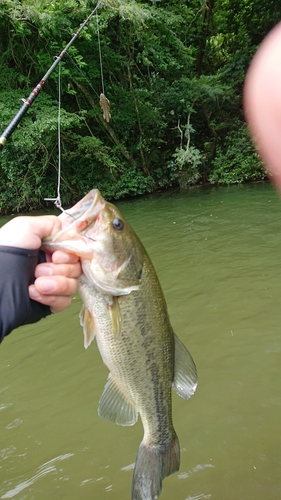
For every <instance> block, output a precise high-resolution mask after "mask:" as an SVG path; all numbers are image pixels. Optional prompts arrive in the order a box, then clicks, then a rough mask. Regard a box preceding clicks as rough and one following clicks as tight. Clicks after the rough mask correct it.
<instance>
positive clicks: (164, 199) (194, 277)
mask: <svg viewBox="0 0 281 500" xmlns="http://www.w3.org/2000/svg"><path fill="white" fill-rule="evenodd" d="M118 205H119V206H120V208H121V211H122V212H123V213H124V215H125V216H126V218H127V219H128V220H129V222H130V223H131V224H132V226H133V227H134V229H135V230H136V232H137V233H138V235H139V236H140V237H141V239H142V241H143V243H144V245H145V246H146V248H147V250H148V252H149V253H150V255H151V257H152V260H153V262H154V264H155V267H156V270H157V272H158V275H159V278H160V280H161V283H162V286H163V289H164V292H165V296H166V299H167V302H168V307H169V312H170V316H171V322H172V324H173V326H174V329H175V331H176V333H177V335H178V336H179V337H180V338H181V339H182V340H183V341H184V343H185V344H186V345H187V347H188V348H189V350H190V351H191V353H192V355H193V357H194V359H195V361H196V363H197V368H198V372H199V386H198V389H197V392H196V394H195V396H194V397H193V398H192V399H191V400H190V401H188V402H186V401H184V400H181V399H180V398H178V397H177V396H176V395H175V396H174V398H173V412H174V424H175V428H176V430H177V433H178V436H179V439H180V444H181V468H180V471H179V472H178V473H177V474H174V475H172V476H170V477H169V478H167V479H165V481H164V483H163V492H162V494H161V497H160V498H161V500H172V499H174V500H204V499H211V500H222V499H226V500H237V499H239V500H244V499H245V500H264V499H265V498H266V499H267V500H268V499H275V498H276V499H280V498H281V446H280V444H281V443H280V440H281V438H280V419H281V391H280V389H281V382H280V366H281V363H280V358H281V355H280V354H281V340H280V319H281V312H280V311H281V310H280V300H281V280H280V274H281V271H280V269H281V231H280V225H281V222H280V213H281V201H280V200H279V197H278V195H277V194H276V193H275V191H274V189H273V188H272V187H271V186H270V185H268V184H257V185H251V186H238V187H231V188H211V189H194V190H190V191H188V192H183V193H181V194H165V195H158V196H148V197H146V198H142V199H138V200H133V201H127V202H122V203H119V204H118ZM80 306H81V303H80V299H79V297H78V296H77V297H75V298H74V300H73V303H72V306H71V308H69V309H68V310H67V311H65V312H64V313H62V314H60V315H54V316H51V317H48V318H46V319H45V320H42V321H41V322H40V323H38V324H35V325H30V326H26V327H23V328H20V329H18V330H17V331H15V332H13V333H12V334H11V335H10V336H9V337H7V338H6V339H5V340H4V342H3V344H2V345H1V364H0V420H1V434H0V498H3V499H4V498H17V499H18V500H33V499H35V500H45V499H46V500H47V499H48V500H49V499H50V498H52V499H66V498H67V499H68V500H77V498H79V499H81V500H86V499H92V498H97V499H100V500H105V499H106V498H111V499H112V500H117V499H118V500H119V499H120V498H122V499H124V500H125V499H129V498H130V489H131V479H132V469H133V464H134V461H135V455H136V452H137V448H138V445H139V442H140V440H141V438H142V427H141V424H140V422H139V423H138V424H136V426H134V427H132V428H122V427H119V426H114V425H112V424H110V423H108V422H105V421H102V420H101V419H99V418H98V416H97V406H98V400H99V397H100V395H101V393H102V390H103V386H104V384H105V381H106V378H107V370H106V368H105V367H104V366H103V364H102V361H101V359H100V356H99V353H98V350H97V347H96V346H95V345H93V346H91V347H90V348H89V349H88V350H87V351H85V350H84V348H83V338H82V331H81V327H80V325H79V320H78V313H79V309H80ZM53 457H55V458H53ZM42 464H43V465H42Z"/></svg>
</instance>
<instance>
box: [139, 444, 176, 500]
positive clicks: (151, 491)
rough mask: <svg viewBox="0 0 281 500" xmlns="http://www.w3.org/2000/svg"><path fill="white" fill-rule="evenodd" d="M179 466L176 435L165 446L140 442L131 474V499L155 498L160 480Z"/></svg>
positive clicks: (160, 489) (149, 499) (160, 485)
mask: <svg viewBox="0 0 281 500" xmlns="http://www.w3.org/2000/svg"><path fill="white" fill-rule="evenodd" d="M179 467H180V446H179V440H178V438H177V436H176V435H175V437H174V439H173V440H172V441H171V442H170V444H169V446H168V447H165V448H163V447H161V446H147V445H145V444H143V442H141V444H140V446H139V449H138V454H137V458H136V464H135V470H134V476H133V483H132V500H156V498H158V497H159V495H160V493H161V491H162V480H163V479H164V478H165V477H167V476H169V475H170V474H173V473H174V472H176V471H177V470H179Z"/></svg>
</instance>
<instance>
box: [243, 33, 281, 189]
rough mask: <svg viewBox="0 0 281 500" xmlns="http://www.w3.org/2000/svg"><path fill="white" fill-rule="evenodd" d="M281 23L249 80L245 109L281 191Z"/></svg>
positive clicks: (260, 52) (264, 46)
mask: <svg viewBox="0 0 281 500" xmlns="http://www.w3.org/2000/svg"><path fill="white" fill-rule="evenodd" d="M280 61H281V23H279V24H277V26H275V28H274V29H273V30H272V31H271V32H270V33H269V34H268V35H267V36H266V38H265V39H264V41H263V42H262V44H261V46H260V48H259V49H258V51H257V53H256V54H255V56H254V58H253V61H252V63H251V65H250V68H249V71H248V74H247V76H246V81H245V87H244V109H245V116H246V120H247V122H248V125H249V128H250V132H251V134H252V136H253V138H254V140H255V142H256V144H257V148H258V152H259V154H260V155H261V157H262V159H263V160H264V162H265V164H266V167H267V168H268V169H269V171H270V172H271V173H272V175H273V180H274V182H275V183H276V185H277V187H278V189H279V190H280V191H281V163H280V158H281V92H280V89H281V66H280Z"/></svg>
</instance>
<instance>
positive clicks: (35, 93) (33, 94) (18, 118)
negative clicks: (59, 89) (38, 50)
mask: <svg viewBox="0 0 281 500" xmlns="http://www.w3.org/2000/svg"><path fill="white" fill-rule="evenodd" d="M102 2H103V0H99V1H98V3H97V5H96V7H95V8H94V10H92V12H91V13H90V14H89V16H88V17H87V19H85V21H84V22H83V23H82V24H81V25H80V28H79V29H78V30H77V31H76V33H75V34H74V35H73V37H72V38H71V40H70V41H69V42H68V44H67V45H66V46H65V48H64V49H63V50H62V52H61V53H60V55H59V56H56V57H55V60H54V62H53V64H52V66H51V67H50V68H49V69H48V71H47V73H46V74H45V75H44V76H43V78H42V79H41V80H40V82H39V83H38V85H36V87H35V88H34V89H33V90H32V92H31V94H30V95H29V96H28V98H27V99H21V100H22V101H23V105H22V107H21V108H20V110H19V111H18V112H17V114H16V115H15V116H14V118H13V119H12V121H11V122H10V123H9V125H8V127H7V128H6V130H5V131H4V132H3V134H2V135H1V137H0V151H2V149H3V148H4V146H5V144H6V142H7V140H8V139H9V137H10V136H11V135H12V133H13V132H14V130H15V128H16V127H17V125H18V124H19V122H20V121H21V119H22V118H23V117H24V115H25V113H26V112H27V110H28V109H29V108H30V106H31V104H32V103H33V101H35V99H36V97H37V96H38V95H39V93H40V92H41V90H42V88H43V85H44V83H45V82H46V80H47V79H48V78H49V76H50V74H51V73H52V72H53V71H54V69H55V68H56V67H57V65H58V64H59V63H60V61H61V60H62V58H63V56H64V55H65V54H66V52H67V51H68V49H69V47H71V45H72V44H73V42H74V41H75V40H76V38H77V37H78V36H79V35H80V33H81V31H82V30H83V29H84V28H85V26H87V24H88V23H89V21H90V20H91V18H92V17H93V15H94V14H95V12H96V11H97V9H98V7H99V6H100V5H101V3H102Z"/></svg>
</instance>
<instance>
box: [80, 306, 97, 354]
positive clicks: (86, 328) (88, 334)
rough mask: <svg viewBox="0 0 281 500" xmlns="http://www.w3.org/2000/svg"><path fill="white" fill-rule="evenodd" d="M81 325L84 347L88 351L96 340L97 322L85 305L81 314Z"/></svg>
mask: <svg viewBox="0 0 281 500" xmlns="http://www.w3.org/2000/svg"><path fill="white" fill-rule="evenodd" d="M79 318H80V325H81V326H82V327H83V333H84V347H85V349H87V348H88V347H89V345H90V344H91V342H92V341H93V340H94V338H95V322H94V318H93V316H92V315H91V313H90V312H89V311H88V309H86V307H85V306H84V305H83V306H82V309H81V311H80V314H79Z"/></svg>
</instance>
